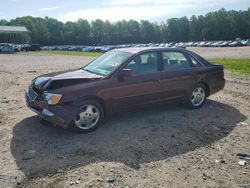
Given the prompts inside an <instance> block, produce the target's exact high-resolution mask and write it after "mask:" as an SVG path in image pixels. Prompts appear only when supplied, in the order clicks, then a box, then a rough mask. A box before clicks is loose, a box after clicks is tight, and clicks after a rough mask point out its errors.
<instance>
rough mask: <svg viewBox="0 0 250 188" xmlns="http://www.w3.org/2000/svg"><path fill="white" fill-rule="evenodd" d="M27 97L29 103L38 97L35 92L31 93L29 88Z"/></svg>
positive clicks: (31, 90)
mask: <svg viewBox="0 0 250 188" xmlns="http://www.w3.org/2000/svg"><path fill="white" fill-rule="evenodd" d="M27 95H28V97H29V99H30V100H31V101H34V100H35V99H36V98H37V96H38V94H37V93H36V92H35V91H33V89H32V88H31V87H29V89H28V93H27Z"/></svg>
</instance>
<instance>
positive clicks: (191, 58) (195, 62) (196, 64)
mask: <svg viewBox="0 0 250 188" xmlns="http://www.w3.org/2000/svg"><path fill="white" fill-rule="evenodd" d="M190 60H191V64H192V67H202V65H201V64H200V62H198V61H197V60H196V59H194V58H193V57H192V56H190Z"/></svg>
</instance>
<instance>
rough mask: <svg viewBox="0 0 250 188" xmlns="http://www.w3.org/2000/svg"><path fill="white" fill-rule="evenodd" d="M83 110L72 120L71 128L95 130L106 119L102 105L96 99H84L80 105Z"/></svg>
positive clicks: (85, 130)
mask: <svg viewBox="0 0 250 188" xmlns="http://www.w3.org/2000/svg"><path fill="white" fill-rule="evenodd" d="M79 108H80V109H81V112H80V113H79V114H77V115H76V116H75V117H74V119H73V120H72V122H71V125H70V128H71V130H73V131H75V132H79V133H86V132H91V131H93V130H95V129H96V128H97V127H98V126H99V125H100V124H101V122H102V121H103V119H104V111H103V107H102V105H101V104H100V103H99V102H97V101H95V100H86V101H83V102H82V103H81V105H80V107H79Z"/></svg>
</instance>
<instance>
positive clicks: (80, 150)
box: [0, 48, 250, 188]
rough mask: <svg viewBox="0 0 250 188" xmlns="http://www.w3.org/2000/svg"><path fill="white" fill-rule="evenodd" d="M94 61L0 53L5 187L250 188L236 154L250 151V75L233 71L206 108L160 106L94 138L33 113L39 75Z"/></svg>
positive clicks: (124, 118)
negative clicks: (29, 102) (29, 94)
mask: <svg viewBox="0 0 250 188" xmlns="http://www.w3.org/2000/svg"><path fill="white" fill-rule="evenodd" d="M239 49H240V48H239ZM202 50H204V49H202ZM201 54H202V53H201ZM206 54H208V52H206ZM228 54H229V56H231V55H232V54H231V53H228ZM213 55H215V54H214V52H213V53H211V54H210V56H213ZM248 55H250V53H248ZM245 56H247V54H245ZM91 59H92V58H89V57H77V56H63V55H39V54H29V53H25V54H15V55H0V89H1V93H0V143H1V147H0V161H1V162H0V187H15V186H17V187H137V188H139V187H140V188H143V187H250V161H248V162H247V164H246V165H245V166H244V167H243V166H240V165H239V164H238V158H237V156H236V155H237V153H249V154H250V136H249V135H250V121H249V117H250V78H249V77H248V78H247V77H239V76H234V75H232V74H230V73H226V79H227V83H226V87H225V89H224V90H223V91H221V92H219V93H218V94H216V95H213V96H211V97H209V100H208V102H207V104H206V105H205V106H204V107H203V108H202V109H200V110H189V109H186V108H183V107H182V106H180V105H162V106H154V107H151V108H145V109H142V110H137V111H134V112H128V113H124V114H120V115H119V116H116V117H112V118H109V119H107V121H106V122H105V123H104V125H102V126H101V127H100V128H99V129H98V130H96V131H95V132H93V133H89V134H74V133H71V132H68V131H65V130H62V129H60V128H56V127H53V126H52V125H48V124H46V123H44V122H43V121H41V120H40V118H39V117H37V116H36V115H35V114H34V113H33V112H31V111H30V110H28V109H27V108H26V106H25V101H24V89H25V88H26V87H27V86H28V85H29V83H30V81H31V79H32V78H34V77H35V76H38V75H40V74H44V73H47V72H52V71H56V70H67V69H72V68H77V67H80V66H81V65H82V64H84V63H87V62H89V61H90V60H91ZM239 122H241V123H239Z"/></svg>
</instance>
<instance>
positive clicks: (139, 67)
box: [126, 53, 158, 75]
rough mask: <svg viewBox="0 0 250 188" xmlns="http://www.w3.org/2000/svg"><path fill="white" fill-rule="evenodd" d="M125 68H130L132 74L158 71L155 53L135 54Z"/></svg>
mask: <svg viewBox="0 0 250 188" xmlns="http://www.w3.org/2000/svg"><path fill="white" fill-rule="evenodd" d="M126 68H128V69H131V70H132V71H133V74H134V75H141V74H148V73H154V72H157V71H158V56H157V53H144V54H141V55H138V56H136V57H135V58H134V59H133V60H132V61H131V62H130V63H129V64H128V65H127V66H126Z"/></svg>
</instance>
